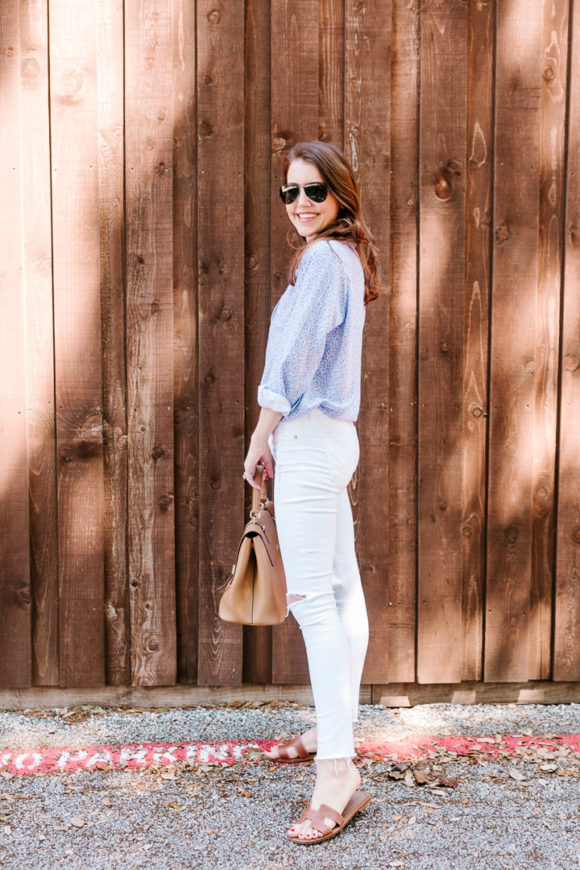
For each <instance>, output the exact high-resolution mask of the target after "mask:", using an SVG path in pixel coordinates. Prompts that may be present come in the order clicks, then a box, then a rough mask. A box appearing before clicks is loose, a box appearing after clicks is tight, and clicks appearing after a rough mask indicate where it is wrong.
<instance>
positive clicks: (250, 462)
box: [244, 408, 283, 489]
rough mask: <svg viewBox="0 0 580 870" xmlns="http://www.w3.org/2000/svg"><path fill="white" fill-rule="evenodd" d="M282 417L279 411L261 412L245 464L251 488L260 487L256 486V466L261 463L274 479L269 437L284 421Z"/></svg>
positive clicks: (267, 409)
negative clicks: (281, 421)
mask: <svg viewBox="0 0 580 870" xmlns="http://www.w3.org/2000/svg"><path fill="white" fill-rule="evenodd" d="M282 416H283V415H282V414H279V413H278V412H277V411H272V409H271V408H262V409H261V410H260V417H259V419H258V423H257V425H256V428H255V429H254V432H253V433H252V437H251V439H250V448H249V450H248V454H247V456H246V459H245V462H244V471H245V473H246V480H247V481H248V483H249V484H250V486H253V487H254V488H255V489H259V487H258V486H256V485H255V484H254V474H255V473H256V465H257V464H258V463H259V462H263V463H264V466H265V468H266V474H267V476H268V477H269V478H272V477H274V465H273V460H272V453H271V451H270V448H269V446H268V437H269V435H270V433H271V432H273V431H274V429H275V428H276V426H277V425H278V423H279V422H280V420H281V419H282Z"/></svg>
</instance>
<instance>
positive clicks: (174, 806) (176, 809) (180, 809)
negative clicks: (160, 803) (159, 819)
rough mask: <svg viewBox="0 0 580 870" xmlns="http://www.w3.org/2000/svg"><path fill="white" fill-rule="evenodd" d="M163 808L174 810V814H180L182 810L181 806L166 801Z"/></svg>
mask: <svg viewBox="0 0 580 870" xmlns="http://www.w3.org/2000/svg"><path fill="white" fill-rule="evenodd" d="M165 806H166V807H171V808H172V809H174V810H175V811H176V812H178V813H180V812H181V811H182V809H183V807H182V806H181V804H176V803H174V802H173V801H168V802H167V803H166V804H165Z"/></svg>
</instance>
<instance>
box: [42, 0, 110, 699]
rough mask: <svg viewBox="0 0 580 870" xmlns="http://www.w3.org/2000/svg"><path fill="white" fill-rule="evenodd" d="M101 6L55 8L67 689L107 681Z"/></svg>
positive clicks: (57, 324)
mask: <svg viewBox="0 0 580 870" xmlns="http://www.w3.org/2000/svg"><path fill="white" fill-rule="evenodd" d="M95 34H96V21H95V8H94V7H93V6H91V5H88V6H84V5H83V6H82V8H81V7H78V6H77V4H75V3H72V2H71V0H54V2H52V3H51V8H50V28H49V40H50V117H51V154H52V205H53V208H52V227H53V252H54V329H55V383H56V412H57V487H58V560H59V573H60V589H59V637H60V684H61V686H94V685H99V684H101V683H102V682H103V681H104V620H103V609H104V608H103V603H104V595H103V592H104V590H103V426H102V405H101V402H102V379H101V342H100V339H101V322H100V321H101V317H100V315H101V307H100V287H99V283H100V275H99V216H98V154H97V69H96V35H95Z"/></svg>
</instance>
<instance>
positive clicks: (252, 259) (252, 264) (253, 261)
mask: <svg viewBox="0 0 580 870" xmlns="http://www.w3.org/2000/svg"><path fill="white" fill-rule="evenodd" d="M257 267H258V258H257V257H256V256H255V255H254V254H252V255H251V256H249V257H248V265H247V269H248V271H252V272H253V271H254V270H255V269H257Z"/></svg>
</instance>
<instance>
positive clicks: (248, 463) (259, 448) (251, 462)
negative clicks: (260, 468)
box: [244, 441, 274, 489]
mask: <svg viewBox="0 0 580 870" xmlns="http://www.w3.org/2000/svg"><path fill="white" fill-rule="evenodd" d="M259 462H261V463H262V464H263V465H264V469H265V471H264V479H265V480H269V479H270V478H273V477H274V460H273V458H272V452H271V450H270V448H269V446H268V442H267V441H266V442H265V443H262V444H260V443H255V442H254V441H250V449H249V450H248V455H247V456H246V458H245V460H244V471H245V474H246V480H247V481H248V483H249V484H250V486H252V487H253V488H254V489H260V486H259V484H257V483H254V475H255V474H256V466H257V465H258V463H259Z"/></svg>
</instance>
